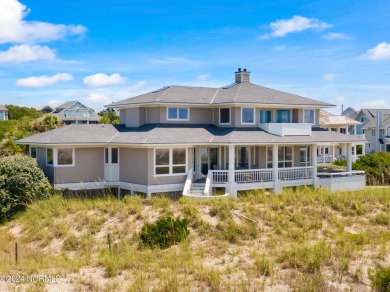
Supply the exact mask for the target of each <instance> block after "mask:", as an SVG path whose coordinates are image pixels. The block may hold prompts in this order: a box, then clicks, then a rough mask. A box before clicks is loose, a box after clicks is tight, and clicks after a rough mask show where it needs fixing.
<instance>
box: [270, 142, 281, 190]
mask: <svg viewBox="0 0 390 292" xmlns="http://www.w3.org/2000/svg"><path fill="white" fill-rule="evenodd" d="M278 158H279V157H278V145H277V144H274V145H272V169H273V171H274V193H275V194H280V193H282V185H281V184H280V180H279V170H278V162H279V161H278Z"/></svg>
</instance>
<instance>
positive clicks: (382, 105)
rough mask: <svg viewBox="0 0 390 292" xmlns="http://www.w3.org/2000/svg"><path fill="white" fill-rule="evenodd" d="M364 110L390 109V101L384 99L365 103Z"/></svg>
mask: <svg viewBox="0 0 390 292" xmlns="http://www.w3.org/2000/svg"><path fill="white" fill-rule="evenodd" d="M363 108H374V109H375V108H378V109H381V108H390V104H389V103H388V101H386V100H384V99H376V100H370V101H367V102H364V103H363Z"/></svg>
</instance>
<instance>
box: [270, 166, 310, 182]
mask: <svg viewBox="0 0 390 292" xmlns="http://www.w3.org/2000/svg"><path fill="white" fill-rule="evenodd" d="M278 176H279V179H280V180H294V179H307V178H313V167H312V166H305V167H289V168H281V169H279V170H278Z"/></svg>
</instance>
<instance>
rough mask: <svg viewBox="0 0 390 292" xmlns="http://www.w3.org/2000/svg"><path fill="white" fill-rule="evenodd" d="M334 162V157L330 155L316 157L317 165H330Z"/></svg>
mask: <svg viewBox="0 0 390 292" xmlns="http://www.w3.org/2000/svg"><path fill="white" fill-rule="evenodd" d="M334 160H336V157H334V156H333V155H332V154H325V155H319V156H317V163H332V162H333V161H334Z"/></svg>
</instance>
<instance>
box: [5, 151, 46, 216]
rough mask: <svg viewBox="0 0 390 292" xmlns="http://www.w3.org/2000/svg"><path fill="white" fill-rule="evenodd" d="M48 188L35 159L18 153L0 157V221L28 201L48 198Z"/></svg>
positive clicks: (12, 214)
mask: <svg viewBox="0 0 390 292" xmlns="http://www.w3.org/2000/svg"><path fill="white" fill-rule="evenodd" d="M50 188H51V186H50V183H49V181H48V180H47V178H46V177H45V175H44V174H43V171H42V170H41V169H40V168H39V167H38V164H37V162H36V160H35V159H33V158H31V157H28V156H25V155H20V154H18V155H14V156H8V157H2V158H0V222H3V221H5V220H9V219H11V218H12V217H13V216H14V215H15V214H16V213H18V212H20V211H22V210H23V209H24V208H25V207H26V205H27V204H29V203H31V202H33V201H35V200H38V199H43V198H48V196H49V191H50Z"/></svg>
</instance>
